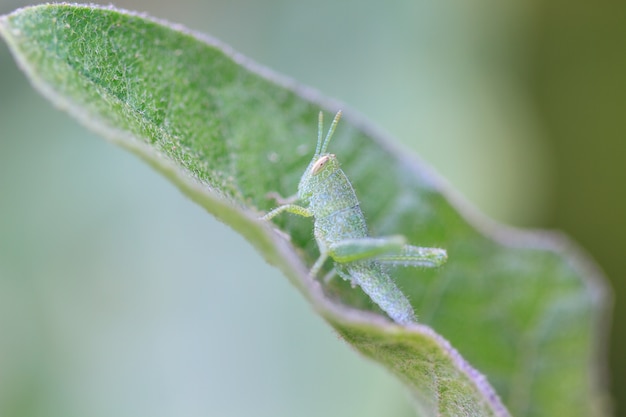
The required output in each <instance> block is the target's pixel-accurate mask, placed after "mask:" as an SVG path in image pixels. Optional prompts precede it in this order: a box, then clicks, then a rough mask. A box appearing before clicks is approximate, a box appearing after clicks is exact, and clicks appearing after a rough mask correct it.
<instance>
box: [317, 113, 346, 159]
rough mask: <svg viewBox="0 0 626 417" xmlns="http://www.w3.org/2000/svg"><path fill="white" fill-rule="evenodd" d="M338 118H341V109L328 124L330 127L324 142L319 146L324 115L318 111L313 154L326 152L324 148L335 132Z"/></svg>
mask: <svg viewBox="0 0 626 417" xmlns="http://www.w3.org/2000/svg"><path fill="white" fill-rule="evenodd" d="M339 119H341V110H339V111H338V112H337V114H336V115H335V118H334V119H333V123H332V124H331V125H330V129H328V133H327V134H326V138H325V139H324V143H323V144H322V146H321V147H320V143H321V140H322V128H323V123H324V115H323V114H322V112H320V115H319V119H318V120H319V123H318V133H317V149H315V155H316V156H319V155H321V154H323V153H326V148H327V147H328V142H330V139H331V138H332V137H333V133H335V129H336V128H337V123H339Z"/></svg>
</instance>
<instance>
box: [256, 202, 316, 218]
mask: <svg viewBox="0 0 626 417" xmlns="http://www.w3.org/2000/svg"><path fill="white" fill-rule="evenodd" d="M283 211H286V212H289V213H293V214H297V215H298V216H302V217H312V216H313V213H312V212H311V210H309V209H308V208H306V207H302V206H298V205H296V204H285V205H284V206H280V207H276V208H275V209H274V210H272V211H270V212H269V213H267V214H266V215H265V216H263V217H261V220H270V219H272V218H274V217H276V216H277V215H279V214H280V213H282V212H283Z"/></svg>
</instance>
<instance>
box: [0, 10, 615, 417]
mask: <svg viewBox="0 0 626 417" xmlns="http://www.w3.org/2000/svg"><path fill="white" fill-rule="evenodd" d="M0 33H1V34H2V35H3V37H4V38H5V40H6V41H7V43H8V44H9V46H10V48H11V50H12V52H13V54H14V56H15V58H16V60H17V61H18V63H19V64H20V65H21V67H22V69H23V70H24V71H25V72H26V74H27V75H28V76H29V78H30V79H31V81H32V83H33V84H34V85H35V87H36V88H37V89H39V90H40V91H41V92H42V93H43V94H44V95H45V96H46V97H48V98H49V99H50V100H51V101H52V102H54V103H55V104H56V105H57V106H59V107H61V108H63V109H65V110H67V111H68V112H69V113H70V114H72V115H74V116H75V117H76V118H77V119H79V120H80V121H81V122H82V123H84V124H85V125H87V126H89V127H90V128H92V129H94V130H96V131H97V132H99V133H101V134H102V135H103V136H104V137H106V138H107V139H109V140H111V141H113V142H115V143H117V144H119V145H121V146H123V147H125V148H127V149H128V150H130V151H132V152H134V153H136V154H137V155H139V156H140V157H141V158H142V159H144V160H145V161H146V162H148V163H149V164H150V165H152V166H153V167H154V168H156V169H157V170H159V171H160V172H161V173H162V174H164V175H165V176H166V177H167V178H168V179H170V180H171V181H172V182H174V183H175V184H176V185H177V186H178V187H179V188H180V189H181V190H182V191H183V192H184V193H185V194H187V195H188V196H189V197H190V198H191V199H193V200H194V201H195V202H197V203H198V204H200V205H201V206H203V207H204V208H205V209H206V210H207V211H208V212H210V213H212V214H213V215H215V216H216V217H217V218H219V219H220V220H222V221H223V222H225V223H227V224H229V225H230V226H231V227H232V228H233V229H235V230H236V231H238V232H240V233H241V234H243V235H244V236H245V237H246V238H247V239H248V240H249V241H250V242H251V243H252V244H253V245H254V246H255V247H256V248H257V249H258V250H259V252H260V253H261V254H262V255H263V256H264V257H265V258H266V259H267V260H268V262H270V263H271V264H273V265H276V266H277V267H278V268H279V269H281V270H282V271H283V272H284V273H285V275H286V276H287V277H289V279H290V280H291V281H292V282H293V283H294V284H295V285H296V286H297V287H298V288H299V289H300V291H301V292H302V294H303V295H304V296H305V297H306V298H307V299H308V300H309V301H310V302H311V304H312V305H313V306H314V308H315V309H316V310H317V311H318V312H319V313H320V314H321V315H322V316H323V317H324V318H325V319H326V320H327V321H328V322H329V323H330V324H331V325H332V326H333V327H334V328H335V329H336V330H337V331H338V332H339V334H341V335H342V336H343V338H344V339H345V340H346V341H348V342H349V343H350V344H351V345H352V346H354V348H355V349H357V350H358V351H360V352H361V353H363V354H364V355H366V356H368V357H370V358H372V359H373V360H375V361H377V362H379V363H381V364H383V365H384V366H386V367H387V368H388V369H389V370H390V371H391V372H393V373H395V374H396V375H397V376H398V377H399V378H400V379H402V380H403V381H404V382H405V383H406V385H407V386H408V387H409V389H410V390H411V392H412V393H413V394H414V396H415V398H416V407H417V409H418V412H419V414H420V415H423V416H435V415H437V416H460V415H467V416H506V415H508V411H507V409H508V410H509V411H510V412H511V414H512V415H515V416H518V417H521V416H574V417H575V416H581V417H582V416H585V417H588V416H601V415H605V414H604V413H605V410H604V395H605V394H604V392H603V391H602V384H601V381H600V374H601V370H602V369H599V368H601V363H600V362H601V361H600V356H599V355H600V352H601V351H602V349H601V348H602V346H601V343H602V342H603V337H604V334H601V332H600V331H599V328H602V326H601V324H602V323H601V321H602V319H603V318H604V317H603V314H604V312H605V309H604V307H603V306H604V304H606V296H605V291H604V287H603V285H602V282H601V280H599V279H597V278H595V276H596V275H597V274H596V273H595V272H594V271H592V270H591V267H590V266H589V265H588V264H587V263H586V262H585V261H583V260H581V259H582V256H581V255H580V254H575V255H574V254H572V252H571V249H567V250H566V249H565V248H564V246H566V245H568V246H569V244H567V242H565V241H564V239H562V238H555V237H554V236H548V235H546V234H530V233H522V232H519V231H514V230H509V229H507V228H503V227H501V226H497V225H493V224H491V223H488V222H487V221H485V220H480V221H478V220H477V219H476V218H475V217H476V216H468V215H467V214H466V213H465V212H466V211H467V210H466V209H465V210H460V209H459V208H460V207H464V206H465V203H463V202H460V200H459V199H458V198H457V197H456V196H454V195H453V194H452V193H451V192H450V191H449V190H447V189H446V188H445V187H444V186H443V185H442V184H441V182H440V180H439V179H438V178H437V177H436V176H435V175H434V174H433V173H431V172H429V171H428V170H427V169H425V168H424V167H423V166H421V164H420V163H419V162H417V161H416V160H415V158H413V157H407V156H405V155H403V154H402V153H401V152H399V151H398V150H397V149H395V148H394V146H392V145H391V144H389V143H388V142H386V141H385V140H384V139H383V138H381V137H380V135H377V134H374V133H372V132H371V130H370V129H368V128H367V126H365V125H364V124H363V123H361V122H359V121H358V120H357V119H356V118H355V117H353V116H352V115H350V112H347V113H348V114H347V117H346V118H345V119H344V121H342V123H341V124H340V126H339V128H338V130H337V133H336V136H335V139H334V141H333V143H332V144H331V148H332V149H331V150H332V152H333V153H335V154H336V155H337V156H338V158H339V160H340V161H341V162H342V167H343V170H344V171H345V172H346V173H347V175H348V177H349V178H350V179H351V180H352V182H353V185H354V188H355V189H356V192H357V195H358V196H359V197H360V200H361V207H362V209H363V211H364V213H365V215H366V217H367V220H368V223H369V226H370V228H371V230H372V232H373V233H372V234H374V235H391V234H402V235H404V236H406V237H407V240H408V242H410V243H411V244H414V245H420V246H434V247H442V248H445V249H447V251H448V255H449V261H448V263H447V264H446V265H445V266H444V267H442V268H440V269H437V270H419V269H411V268H406V269H401V270H398V271H397V272H396V271H394V277H396V278H397V282H398V284H399V286H400V287H401V288H402V289H403V291H404V292H405V293H406V294H407V296H408V297H409V299H410V300H411V303H412V304H413V307H414V308H415V311H416V312H417V314H418V318H419V320H420V323H421V324H419V325H415V326H410V327H406V328H405V327H400V326H398V325H395V324H393V323H391V322H390V321H389V320H388V319H387V318H386V317H385V316H384V314H383V313H382V312H381V311H380V310H378V308H377V307H376V306H375V305H374V304H373V303H372V302H371V301H370V300H369V299H368V298H367V296H366V295H365V294H364V293H362V292H361V291H360V289H354V288H351V287H350V285H349V284H348V283H346V282H343V281H341V280H335V281H333V282H332V283H331V284H329V285H328V286H322V285H320V283H318V282H314V281H312V280H310V279H309V278H308V275H307V271H308V269H309V268H310V267H311V265H312V263H313V262H314V260H315V259H316V257H317V254H318V252H317V248H316V246H315V242H314V241H313V240H312V239H311V222H310V220H308V219H299V218H293V217H290V216H288V215H281V216H279V217H277V218H276V222H275V224H273V225H272V224H268V223H266V222H262V221H259V220H258V216H259V215H261V214H262V213H263V212H266V211H267V210H269V209H270V208H272V207H273V206H274V205H275V203H274V202H273V201H272V200H270V199H268V198H267V193H268V192H278V193H280V194H282V195H285V196H286V195H291V194H293V193H294V192H295V190H296V186H297V183H298V180H299V178H300V176H301V175H302V173H303V171H304V169H305V167H306V166H307V164H308V162H309V160H310V158H311V155H312V153H313V150H314V148H315V137H316V117H317V116H316V115H317V112H318V111H319V110H320V109H324V110H327V111H328V110H331V109H332V110H333V111H334V110H336V106H335V105H332V104H330V103H329V102H327V101H325V100H323V99H322V98H321V97H319V96H317V95H316V94H315V93H313V92H311V91H309V90H305V89H303V88H302V87H299V86H297V85H295V84H293V83H291V82H289V81H286V80H284V79H281V78H279V77H277V76H275V75H273V74H271V73H269V71H267V70H265V69H263V68H260V67H259V66H257V65H255V64H254V63H252V62H250V61H249V60H247V59H246V58H245V57H242V56H240V55H238V54H236V53H234V52H233V51H231V50H230V49H229V48H228V47H226V46H224V45H221V44H220V43H219V42H217V41H215V40H213V39H210V38H207V37H203V36H200V35H197V34H193V33H190V32H189V31H187V30H185V29H183V28H180V27H174V26H171V25H168V24H165V23H163V22H157V21H155V20H152V19H149V18H146V17H145V16H139V15H136V14H132V13H127V12H122V11H119V10H115V9H112V8H99V7H92V6H78V5H45V6H37V7H31V8H26V9H22V10H18V11H16V12H14V13H13V14H10V15H8V16H4V17H2V18H1V20H0ZM451 200H454V201H453V202H451ZM470 217H471V219H470ZM278 228H279V229H280V230H282V232H283V233H279V232H277V229H278ZM287 236H288V239H287V238H286V237H287ZM433 329H434V330H433ZM435 331H436V333H435ZM444 337H445V339H444ZM446 339H447V340H449V341H450V343H451V344H450V343H448V342H447V341H446ZM451 345H452V346H454V347H455V348H452V347H451ZM461 355H462V356H461ZM464 358H465V359H464ZM466 359H467V360H468V361H469V362H470V363H472V365H473V367H475V368H476V369H478V370H479V372H480V373H479V372H478V371H476V370H475V369H474V368H473V367H471V366H470V365H469V364H468V362H467V361H466ZM313 360H314V359H313ZM481 373H482V374H484V375H486V378H487V379H485V378H484V377H483V376H482V375H481ZM487 380H488V381H489V382H490V383H491V384H492V385H493V387H495V389H496V391H497V392H498V394H499V396H500V398H502V403H504V404H505V406H506V408H505V406H504V405H502V403H501V402H500V400H499V399H498V396H497V395H496V394H495V392H494V390H493V389H492V388H491V386H492V385H490V384H489V383H488V382H487Z"/></svg>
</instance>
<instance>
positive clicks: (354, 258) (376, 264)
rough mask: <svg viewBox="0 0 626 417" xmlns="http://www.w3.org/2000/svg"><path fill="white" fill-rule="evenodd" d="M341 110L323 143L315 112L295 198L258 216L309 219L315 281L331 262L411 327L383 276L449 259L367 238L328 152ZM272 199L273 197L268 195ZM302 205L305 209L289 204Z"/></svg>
mask: <svg viewBox="0 0 626 417" xmlns="http://www.w3.org/2000/svg"><path fill="white" fill-rule="evenodd" d="M340 117H341V111H339V112H337V115H336V116H335V119H334V120H333V122H332V124H331V126H330V129H329V130H328V134H327V135H326V138H325V139H324V141H323V142H322V130H323V124H324V121H323V114H322V112H320V113H319V119H318V134H317V147H316V148H315V155H313V159H312V160H311V163H309V166H308V167H307V169H306V171H304V174H303V175H302V178H301V179H300V184H299V185H298V193H297V194H296V195H294V196H292V197H290V198H287V199H282V198H280V197H278V198H276V200H277V201H278V202H279V203H281V204H283V205H281V206H279V207H277V208H275V209H274V210H272V211H270V212H269V213H267V214H266V215H265V216H263V217H262V219H263V220H270V219H272V218H273V217H275V216H277V215H278V214H280V213H282V212H284V211H286V212H289V213H293V214H297V215H300V216H304V217H313V219H314V232H313V233H314V236H315V240H316V241H317V245H318V247H319V251H320V257H319V258H318V259H317V261H316V262H315V264H313V267H312V268H311V272H310V275H311V277H312V278H316V277H317V275H318V273H319V271H320V269H321V268H322V266H323V265H324V263H325V262H326V260H327V259H328V258H329V257H330V258H332V259H333V261H334V262H335V265H334V269H333V270H332V271H331V272H330V274H329V275H327V278H328V279H329V278H330V277H332V276H333V275H334V274H335V273H336V274H338V275H339V276H340V277H342V278H343V279H345V280H348V281H350V282H351V284H352V286H353V287H355V286H357V285H358V286H360V287H361V288H362V289H363V291H364V292H365V293H366V294H367V295H368V296H369V297H370V298H371V299H372V301H374V302H375V303H376V304H378V306H379V307H380V308H381V309H382V310H383V311H385V312H386V313H387V314H388V315H389V317H391V318H392V319H393V320H394V321H396V322H397V323H399V324H408V323H415V321H416V320H415V313H414V312H413V307H412V306H411V303H409V300H408V299H407V298H406V296H405V295H404V294H403V293H402V291H400V289H399V288H398V287H397V286H396V284H395V283H394V282H393V280H392V279H391V278H390V277H389V275H388V274H387V272H385V267H384V266H385V265H403V266H422V267H437V266H440V265H442V264H443V263H444V262H445V261H446V259H447V253H446V251H445V250H444V249H437V248H422V247H417V246H411V245H407V244H406V239H405V238H404V237H403V236H387V237H377V238H374V237H369V235H368V231H367V225H366V224H365V217H364V216H363V212H361V208H360V207H359V200H358V199H357V196H356V194H355V192H354V189H353V188H352V184H350V181H349V180H348V177H346V174H344V172H343V171H342V170H341V168H340V167H339V162H338V161H337V158H336V157H335V155H333V154H329V153H326V148H327V147H328V143H329V142H330V139H331V137H332V135H333V133H334V131H335V128H336V127H337V123H338V122H339V118H340ZM272 194H274V193H272ZM297 201H300V202H302V203H304V204H306V207H303V206H300V205H296V204H293V203H295V202H297Z"/></svg>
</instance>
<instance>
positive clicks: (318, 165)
mask: <svg viewBox="0 0 626 417" xmlns="http://www.w3.org/2000/svg"><path fill="white" fill-rule="evenodd" d="M329 159H330V155H324V156H322V157H321V158H320V159H318V160H317V161H316V162H315V164H314V165H313V167H312V168H311V173H312V174H313V175H315V174H317V173H318V172H320V171H321V169H322V168H323V167H324V165H326V162H328V160H329Z"/></svg>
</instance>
